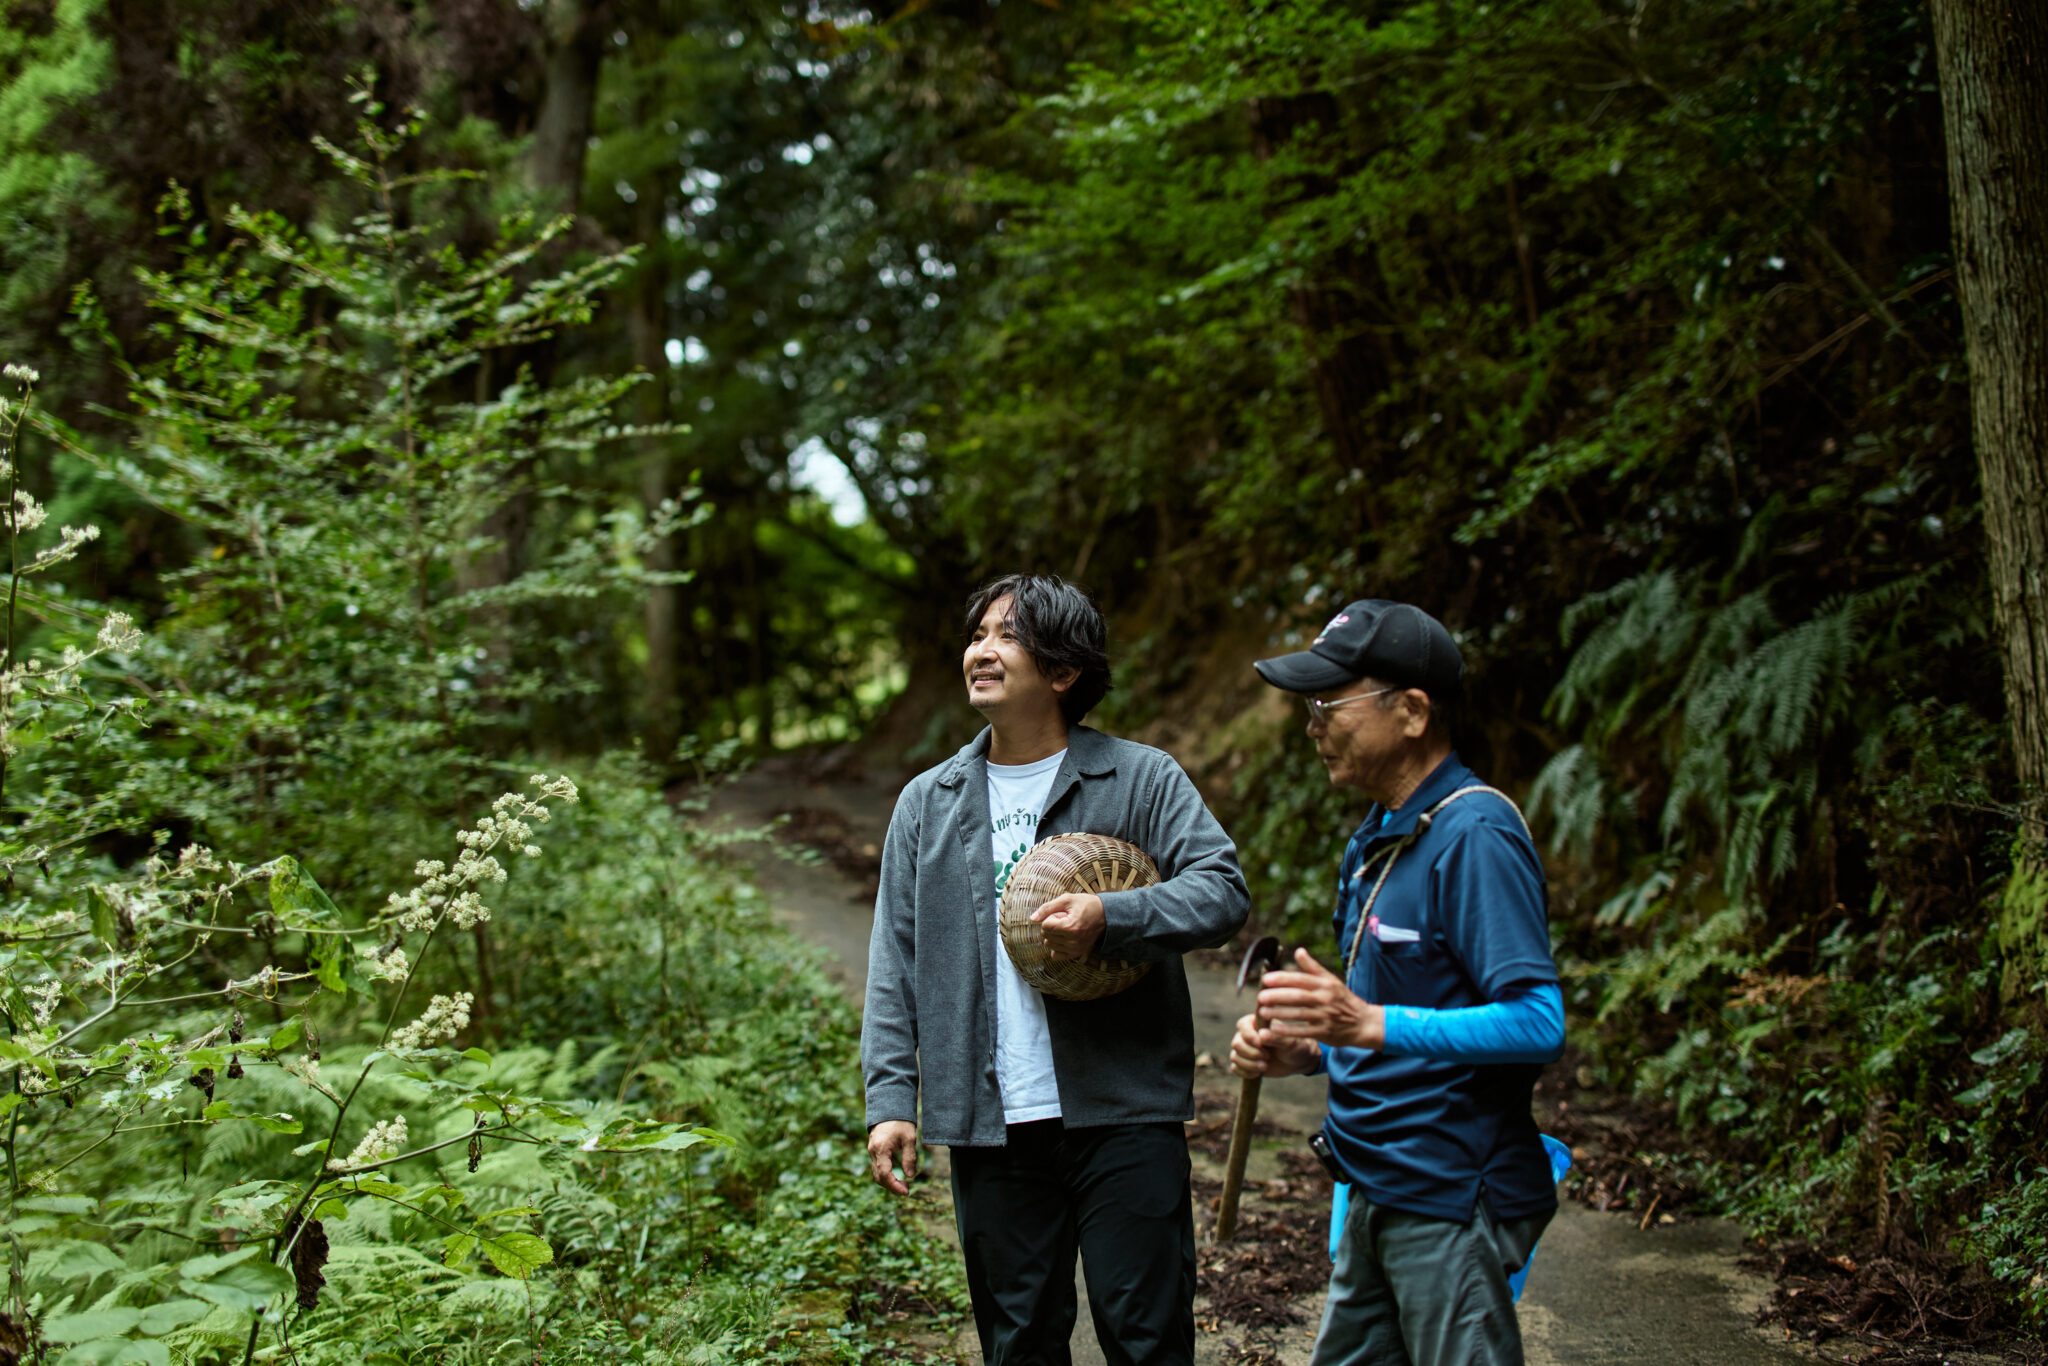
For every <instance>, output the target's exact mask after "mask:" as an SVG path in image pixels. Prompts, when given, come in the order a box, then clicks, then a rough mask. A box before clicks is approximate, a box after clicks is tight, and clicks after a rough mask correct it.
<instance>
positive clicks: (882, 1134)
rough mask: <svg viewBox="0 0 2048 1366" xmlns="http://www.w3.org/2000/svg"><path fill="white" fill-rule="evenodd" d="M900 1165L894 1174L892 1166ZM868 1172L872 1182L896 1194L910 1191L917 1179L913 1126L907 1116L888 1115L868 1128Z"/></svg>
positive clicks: (915, 1139)
mask: <svg viewBox="0 0 2048 1366" xmlns="http://www.w3.org/2000/svg"><path fill="white" fill-rule="evenodd" d="M897 1167H901V1168H903V1175H902V1176H900V1177H899V1176H898V1175H896V1172H895V1170H894V1169H895V1168H897ZM868 1174H869V1175H870V1176H872V1177H874V1178H875V1184H876V1185H878V1186H880V1187H882V1188H883V1189H884V1190H888V1191H893V1192H895V1193H896V1194H897V1195H908V1194H910V1183H911V1182H912V1181H914V1180H916V1179H917V1126H916V1125H915V1124H912V1123H911V1122H910V1121H909V1120H907V1119H889V1120H884V1121H882V1122H881V1123H880V1124H877V1125H876V1126H875V1127H874V1128H872V1129H870V1130H868Z"/></svg>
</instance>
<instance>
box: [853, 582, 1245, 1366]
mask: <svg viewBox="0 0 2048 1366" xmlns="http://www.w3.org/2000/svg"><path fill="white" fill-rule="evenodd" d="M966 626H967V636H968V639H967V644H966V648H965V650H964V652H963V654H962V658H961V671H962V674H963V675H964V678H965V682H966V684H967V700H968V701H969V702H970V703H971V704H973V706H974V707H975V709H976V710H978V711H980V712H981V714H982V715H983V716H985V717H987V718H988V722H989V724H988V728H987V729H985V730H983V731H982V733H981V734H980V735H978V736H976V737H975V739H974V740H973V742H972V743H970V744H968V745H967V746H966V747H965V748H963V749H962V750H961V751H960V752H959V753H957V754H955V755H954V756H953V757H952V758H950V759H948V760H946V761H945V762H944V763H942V764H940V765H939V766H938V767H936V768H933V769H931V770H929V771H927V772H925V773H922V774H920V775H919V776H918V777H917V778H916V779H914V780H913V781H912V782H911V783H910V785H909V786H908V787H906V788H905V789H904V790H903V795H902V796H901V797H899V798H898V799H897V802H896V810H895V814H894V815H893V816H892V817H891V818H890V821H889V835H888V840H887V842H886V844H885V845H884V847H883V851H882V883H881V890H880V892H879V894H878V895H877V897H876V901H875V929H874V940H873V943H872V945H871V947H870V949H869V955H868V991H867V1014H866V1019H865V1021H864V1023H863V1025H862V1028H861V1065H862V1068H863V1070H864V1072H865V1074H866V1079H867V1120H868V1158H869V1163H870V1166H871V1168H872V1171H873V1175H874V1178H875V1180H876V1181H878V1182H879V1183H881V1184H882V1185H883V1186H885V1187H887V1188H888V1189H889V1190H892V1191H894V1192H896V1193H897V1194H899V1195H900V1194H903V1193H905V1192H906V1191H907V1190H908V1189H909V1187H908V1185H907V1184H906V1183H907V1181H908V1180H909V1179H910V1178H912V1177H914V1176H915V1175H916V1173H917V1153H918V1140H919V1133H918V1127H917V1117H918V1116H917V1111H918V1105H919V1100H920V1095H921V1098H922V1103H923V1128H924V1132H923V1135H922V1137H923V1140H924V1141H925V1142H927V1143H944V1144H947V1145H949V1146H950V1147H951V1149H952V1166H953V1205H954V1211H955V1215H956V1218H957V1219H958V1222H959V1229H960V1245H961V1249H962V1251H963V1253H964V1255H965V1258H966V1262H967V1282H968V1289H969V1293H970V1296H971V1298H972V1300H973V1307H974V1323H975V1328H976V1330H977V1331H978V1332H979V1333H980V1335H981V1350H982V1357H983V1359H984V1360H985V1361H986V1362H988V1363H990V1364H991V1366H1027V1363H1030V1364H1035V1363H1048V1364H1049V1366H1066V1363H1067V1362H1068V1361H1069V1355H1068V1345H1067V1344H1068V1339H1069V1337H1070V1335H1071V1334H1072V1332H1073V1327H1074V1319H1075V1313H1076V1305H1075V1302H1074V1256H1075V1251H1076V1249H1077V1248H1078V1249H1079V1252H1080V1256H1081V1259H1082V1265H1083V1266H1084V1268H1085V1269H1086V1272H1087V1281H1088V1298H1089V1309H1090V1312H1091V1313H1092V1315H1093V1317H1094V1320H1095V1334H1096V1339H1097V1341H1098V1342H1099V1343H1100V1344H1101V1346H1102V1350H1103V1353H1104V1355H1105V1356H1106V1357H1107V1358H1108V1360H1109V1361H1110V1362H1111V1363H1112V1366H1169V1363H1171V1364H1172V1366H1188V1364H1189V1363H1192V1362H1193V1360H1194V1331H1195V1328H1194V1293H1195V1238H1194V1223H1193V1218H1192V1212H1191V1209H1190V1200H1189V1188H1188V1153H1187V1141H1186V1137H1185V1134H1184V1132H1183V1130H1182V1128H1181V1125H1182V1124H1183V1122H1185V1121H1186V1120H1188V1119H1190V1118H1192V1117H1193V1113H1194V1104H1193V1098H1194V1057H1195V1048H1194V1023H1193V1018H1192V1014H1191V1011H1190V1009H1189V1003H1188V986H1187V978H1186V975H1185V974H1184V973H1183V971H1182V968H1181V961H1180V959H1181V955H1182V954H1184V953H1186V952H1188V951H1189V950H1190V949H1198V948H1206V947H1209V946H1212V945H1215V944H1220V943H1222V942H1223V941H1224V940H1226V939H1228V938H1229V937H1230V936H1231V935H1232V934H1234V933H1236V931H1237V929H1238V928H1239V927H1240V926H1241V925H1243V923H1244V920H1245V915H1246V913H1247V911H1248V909H1249V903H1248V900H1247V898H1246V895H1245V885H1244V875H1243V874H1242V873H1241V872H1240V871H1239V869H1238V866H1237V851H1236V849H1235V847H1234V846H1233V845H1232V844H1231V842H1230V838H1229V837H1228V836H1227V835H1225V834H1224V833H1223V830H1222V827H1221V826H1219V825H1218V824H1217V823H1216V820H1215V818H1214V817H1213V816H1211V815H1210V814H1209V811H1208V808H1207V807H1205V806H1204V805H1203V804H1202V799H1201V796H1200V794H1198V793H1197V792H1196V791H1195V787H1194V784H1193V783H1191V782H1190V781H1188V777H1187V775H1186V774H1185V773H1183V772H1182V771H1181V769H1180V766H1179V765H1178V764H1176V763H1174V761H1173V760H1172V759H1171V758H1170V757H1168V756H1167V755H1166V754H1163V753H1161V752H1160V751H1159V750H1156V749H1151V748H1149V747H1147V746H1144V745H1138V744H1133V743H1131V742H1129V741H1125V740H1113V739H1111V738H1110V737H1108V736H1106V735H1103V734H1102V733H1101V732H1099V731H1095V730H1091V729H1089V728H1088V727H1086V726H1083V725H1081V724H1080V722H1081V719H1082V717H1084V716H1086V715H1087V713H1088V711H1089V709H1090V708H1092V707H1093V706H1094V705H1095V704H1096V703H1097V702H1099V701H1101V700H1102V696H1103V694H1104V693H1105V692H1107V691H1108V689H1109V657H1108V654H1107V652H1106V647H1105V639H1106V632H1105V630H1104V627H1103V623H1102V616H1101V614H1100V613H1099V612H1098V611H1097V610H1096V608H1095V604H1094V603H1092V602H1091V601H1089V599H1088V597H1087V595H1086V594H1084V593H1082V592H1081V591H1080V590H1079V589H1077V588H1074V587H1072V586H1071V585H1068V584H1065V583H1062V582H1061V581H1060V580H1059V579H1057V578H1052V577H1050V576H1041V575H1010V576H1008V577H1006V578H1001V579H997V580H995V581H994V582H991V583H989V584H985V585H984V586H983V587H982V588H981V589H980V590H979V591H978V592H976V593H975V594H974V596H973V598H972V599H971V600H970V602H969V604H968V611H967V621H966ZM1067 832H1088V833H1093V834H1100V835H1111V836H1114V837H1116V838H1118V839H1122V840H1127V841H1129V842H1130V843H1132V844H1134V845H1136V846H1138V847H1139V848H1140V849H1143V850H1144V851H1145V852H1146V853H1148V854H1150V855H1151V856H1152V859H1153V861H1154V862H1155V863H1156V864H1157V865H1158V866H1159V874H1160V879H1161V880H1160V882H1159V883H1158V884H1157V885H1156V886H1152V887H1143V888H1133V889H1131V890H1128V891H1122V892H1105V893H1103V894H1102V895H1100V896H1097V895H1094V894H1092V893H1086V892H1081V893H1070V894H1068V895H1065V896H1060V897H1055V898H1053V899H1052V900H1050V901H1048V902H1046V903H1045V905H1043V906H1042V907H1040V908H1039V910H1038V912H1037V913H1036V914H1035V915H1034V916H1033V919H1034V920H1035V921H1036V922H1037V923H1038V924H1039V926H1040V928H1041V930H1042V931H1043V933H1044V935H1045V938H1046V944H1047V947H1048V949H1049V950H1050V951H1051V954H1052V956H1053V957H1055V958H1073V959H1079V958H1085V957H1087V956H1089V955H1090V954H1098V955H1100V956H1101V957H1104V958H1118V959H1125V960H1130V961H1136V960H1147V961H1150V962H1151V963H1152V964H1153V968H1152V970H1151V971H1150V972H1148V973H1146V974H1145V975H1144V976H1143V977H1142V978H1140V979H1139V980H1138V982H1137V983H1136V985H1134V986H1132V987H1130V988H1128V989H1127V990H1125V991H1123V992H1120V993H1118V994H1116V995H1113V996H1106V997H1103V998H1101V999H1098V1000H1093V1001H1062V1000H1058V999H1055V998H1051V997H1047V996H1043V995H1041V994H1040V993H1039V992H1037V991H1035V990H1033V989H1032V988H1031V987H1029V986H1028V985H1026V984H1025V982H1024V980H1023V978H1022V977H1021V976H1019V975H1018V973H1017V970H1016V968H1015V967H1014V966H1013V965H1012V964H1011V962H1010V959H1009V955H1008V954H1007V953H1006V952H1005V951H1004V950H1003V948H1002V944H1001V941H1000V937H999V935H998V932H997V928H996V906H997V903H998V902H999V900H1000V899H1001V897H1002V891H1003V883H1004V881H1005V879H1006V878H1007V877H1008V874H1009V871H1010V869H1011V868H1013V867H1015V866H1016V862H1017V859H1018V858H1020V857H1022V855H1023V854H1024V853H1025V852H1027V851H1028V850H1029V849H1030V847H1031V845H1032V844H1034V843H1035V842H1037V841H1038V840H1039V839H1043V838H1045V837H1047V836H1050V835H1055V834H1063V833H1067ZM899 1169H900V1174H899Z"/></svg>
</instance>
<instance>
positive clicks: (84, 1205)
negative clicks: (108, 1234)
mask: <svg viewBox="0 0 2048 1366" xmlns="http://www.w3.org/2000/svg"><path fill="white" fill-rule="evenodd" d="M21 1207H22V1208H23V1209H35V1210H42V1211H43V1212H44V1213H46V1214H91V1213H92V1212H93V1211H94V1210H96V1209H98V1208H99V1202H98V1201H97V1200H94V1199H93V1198H91V1197H90V1196H85V1195H38V1196H36V1197H35V1198H34V1199H32V1200H24V1201H22V1202H21Z"/></svg>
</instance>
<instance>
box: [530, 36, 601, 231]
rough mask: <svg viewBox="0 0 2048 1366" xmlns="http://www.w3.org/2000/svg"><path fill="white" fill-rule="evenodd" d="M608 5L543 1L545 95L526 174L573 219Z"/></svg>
mask: <svg viewBox="0 0 2048 1366" xmlns="http://www.w3.org/2000/svg"><path fill="white" fill-rule="evenodd" d="M610 11H611V5H610V4H609V3H608V0H548V8H547V18H546V29H547V36H548V48H547V51H546V52H545V53H544V54H543V55H542V64H543V66H544V67H545V68H546V71H547V89H546V90H545V91H543V92H542V94H541V101H540V112H539V113H538V114H537V115H535V117H534V124H533V148H532V151H531V152H530V154H529V161H528V167H529V174H530V175H531V176H532V178H533V184H534V188H535V189H537V190H540V191H542V192H543V193H544V194H547V195H549V196H551V197H552V198H553V199H554V201H555V204H554V207H557V208H560V209H563V210H566V211H567V212H570V213H574V212H575V211H576V208H577V206H578V204H580V203H581V201H582V198H583V163H584V158H585V154H586V153H587V152H588V150H589V148H590V129H591V125H592V120H593V119H594V117H595V110H596V107H597V78H598V73H599V70H600V69H601V68H602V67H603V65H604V44H605V29H606V27H607V21H608V20H609V19H610V17H611V16H610Z"/></svg>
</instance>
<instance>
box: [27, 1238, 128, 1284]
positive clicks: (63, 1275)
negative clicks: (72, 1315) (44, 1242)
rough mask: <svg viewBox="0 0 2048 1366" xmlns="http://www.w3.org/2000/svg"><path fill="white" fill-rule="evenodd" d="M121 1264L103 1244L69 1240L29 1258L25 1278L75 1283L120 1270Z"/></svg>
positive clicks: (43, 1249)
mask: <svg viewBox="0 0 2048 1366" xmlns="http://www.w3.org/2000/svg"><path fill="white" fill-rule="evenodd" d="M121 1267H122V1262H121V1259H120V1258H119V1257H116V1256H115V1255H114V1254H113V1252H112V1251H111V1250H110V1249H109V1248H108V1247H107V1246H106V1245H105V1244H103V1243H92V1242H87V1241H85V1240H84V1239H72V1240H71V1241H69V1242H63V1243H58V1244H57V1245H56V1246H54V1247H39V1248H37V1249H36V1250H35V1251H34V1252H31V1253H29V1254H28V1274H29V1276H30V1277H31V1278H35V1277H48V1278H49V1279H50V1280H53V1281H75V1280H79V1279H81V1278H84V1277H89V1276H99V1275H103V1274H104V1273H106V1272H109V1271H119V1270H121Z"/></svg>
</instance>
